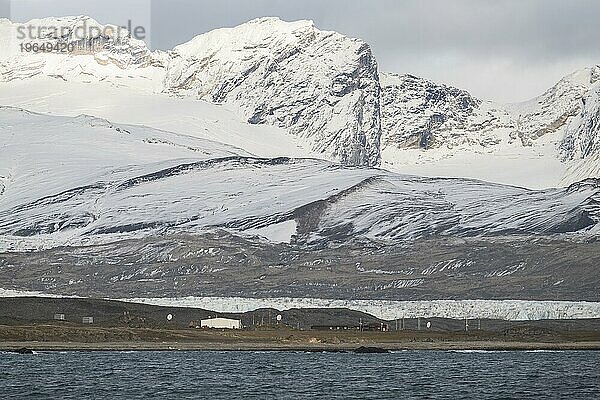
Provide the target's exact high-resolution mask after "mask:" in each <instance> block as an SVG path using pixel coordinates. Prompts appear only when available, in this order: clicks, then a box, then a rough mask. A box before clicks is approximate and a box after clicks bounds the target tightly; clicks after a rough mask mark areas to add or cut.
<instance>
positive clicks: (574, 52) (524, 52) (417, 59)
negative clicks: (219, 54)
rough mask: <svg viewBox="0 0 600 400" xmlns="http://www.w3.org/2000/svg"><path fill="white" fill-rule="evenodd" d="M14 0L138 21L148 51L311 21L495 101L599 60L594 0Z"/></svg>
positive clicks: (523, 94)
mask: <svg viewBox="0 0 600 400" xmlns="http://www.w3.org/2000/svg"><path fill="white" fill-rule="evenodd" d="M2 1H4V2H6V1H7V0H0V12H2V4H1V3H2ZM81 3H83V4H81ZM11 5H12V10H11V11H12V14H13V19H16V20H24V19H27V18H32V17H40V16H45V15H60V14H62V15H64V14H91V15H92V16H93V17H95V18H96V19H98V20H99V21H100V22H104V23H107V22H110V21H109V20H114V21H115V23H118V24H124V23H126V21H127V19H133V20H134V22H136V21H141V22H139V24H141V25H145V26H146V28H148V31H150V32H151V34H152V36H151V38H152V47H154V48H160V49H168V48H172V47H173V46H175V45H176V44H179V43H181V42H184V41H187V40H189V39H191V38H192V37H193V36H195V35H196V34H199V33H202V32H206V31H208V30H211V29H214V28H218V27H223V26H235V25H237V24H239V23H243V22H245V21H248V20H250V19H253V18H256V17H260V16H278V17H281V18H282V19H285V20H296V19H312V20H313V21H314V22H315V24H316V26H317V27H318V28H320V29H325V30H336V31H338V32H341V33H344V34H346V35H349V36H353V37H359V38H362V39H364V40H365V41H367V42H368V43H369V44H370V45H371V47H372V48H373V51H374V53H375V55H376V57H377V59H378V61H379V66H380V69H381V70H383V71H391V72H399V73H411V74H414V75H418V76H423V77H427V78H430V79H432V80H435V81H439V82H444V83H449V84H452V85H455V86H458V87H460V88H464V89H467V90H469V91H471V92H472V93H473V94H474V95H476V96H478V97H481V98H485V99H492V100H497V101H520V100H525V99H528V98H531V97H534V96H536V95H538V94H540V93H541V92H543V91H544V90H545V89H547V88H548V87H550V86H551V85H553V84H554V83H555V82H556V81H557V80H558V79H560V78H561V77H562V76H564V75H566V74H568V73H570V72H572V71H574V70H576V69H579V68H583V67H585V66H589V65H593V64H600V23H598V21H599V20H600V1H596V0H504V1H500V0H489V1H488V0H457V1H450V0H446V1H444V0H297V1H294V0H255V1H252V0H216V1H213V0H200V1H198V0H152V1H150V0H134V1H117V0H104V1H101V2H100V1H99V2H96V1H89V2H88V1H86V2H81V1H79V0H77V1H75V0H55V1H47V0H13V1H12V2H11ZM125 5H127V6H125ZM150 11H151V23H148V22H147V21H146V19H147V18H148V17H147V16H148V15H149V12H150ZM138 14H139V15H138ZM122 21H125V22H122ZM147 25H150V26H149V27H148V26H147Z"/></svg>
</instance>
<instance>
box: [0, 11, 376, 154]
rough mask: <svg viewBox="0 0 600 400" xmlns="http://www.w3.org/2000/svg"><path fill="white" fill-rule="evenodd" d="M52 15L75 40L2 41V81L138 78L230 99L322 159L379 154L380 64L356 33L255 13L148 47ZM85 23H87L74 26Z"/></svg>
mask: <svg viewBox="0 0 600 400" xmlns="http://www.w3.org/2000/svg"><path fill="white" fill-rule="evenodd" d="M53 21H54V20H50V19H44V20H33V21H30V22H29V23H28V24H27V25H32V26H52V25H53ZM55 21H56V25H57V26H59V27H60V28H61V29H62V27H64V28H65V29H66V32H68V33H67V34H66V35H65V37H59V38H57V39H52V40H51V42H52V43H54V42H56V43H67V44H74V45H75V46H76V47H75V48H76V51H75V52H73V53H68V55H65V54H58V53H51V54H48V53H41V54H32V53H28V52H20V51H19V49H18V46H16V45H15V44H14V43H13V46H7V48H10V49H12V52H9V54H4V57H2V54H0V82H3V81H4V82H10V81H13V80H15V79H27V78H32V77H35V76H38V75H43V76H49V77H54V78H58V79H63V80H67V81H70V82H71V81H74V82H85V83H94V84H98V83H100V82H110V83H111V84H113V85H126V86H129V85H131V83H130V82H127V81H129V80H134V79H136V78H140V79H145V80H147V82H143V83H142V86H145V88H146V89H148V90H152V91H154V92H163V93H166V94H168V95H172V96H180V97H182V96H186V97H191V98H194V99H198V100H208V101H211V102H213V103H216V104H222V103H227V104H230V105H232V106H233V107H235V108H236V109H238V110H240V112H241V113H242V114H243V115H244V119H245V120H246V121H247V122H249V123H250V124H271V125H274V126H278V127H282V128H287V129H288V130H289V132H290V133H291V134H294V135H296V136H298V137H299V138H301V139H303V140H304V142H305V143H306V146H307V147H308V150H310V151H313V152H314V153H316V154H322V156H323V157H324V158H331V159H334V160H336V161H339V162H341V163H342V164H348V165H377V164H378V163H379V161H380V151H379V140H380V135H381V127H380V121H379V118H380V115H379V113H380V110H379V109H380V107H379V99H380V93H379V92H380V88H379V83H378V72H377V64H376V62H375V59H374V57H373V55H372V54H371V50H370V48H369V46H368V45H367V44H366V43H364V42H362V41H360V40H358V39H350V38H347V37H345V36H343V35H340V34H339V33H336V32H326V31H320V30H318V29H316V28H315V27H314V26H313V24H312V22H310V21H298V22H294V23H286V22H283V21H281V20H279V19H277V18H261V19H257V20H253V21H250V22H248V23H246V24H243V25H241V26H239V27H236V28H231V29H220V30H216V31H212V32H209V33H206V34H203V35H200V36H198V37H196V38H194V39H193V40H191V41H190V42H188V43H185V44H182V45H180V46H177V47H176V48H175V49H174V50H173V51H170V52H168V53H164V52H154V53H150V52H149V51H148V49H147V48H146V47H145V45H144V43H143V42H141V41H137V40H135V39H131V38H128V37H126V36H125V37H121V36H117V37H114V38H113V37H110V36H107V35H99V36H91V37H87V38H86V39H81V40H75V39H73V38H72V36H73V34H74V33H73V32H86V33H87V32H91V33H95V31H93V30H91V29H90V27H97V28H98V29H97V30H99V31H102V32H106V30H107V28H106V27H105V26H102V25H99V24H98V23H97V22H95V21H94V20H92V19H90V18H88V17H69V18H62V19H56V20H55ZM1 24H2V30H1V31H0V32H1V33H2V35H3V36H4V39H3V40H4V41H5V42H7V41H8V40H9V39H10V38H12V39H13V41H15V39H14V38H15V37H16V36H17V33H16V30H17V29H18V27H19V25H18V24H10V22H8V21H7V20H2V22H1ZM82 26H85V27H87V30H83V31H77V29H78V28H80V27H82ZM109 32H110V31H109ZM119 33H120V34H121V35H126V32H124V31H120V32H119ZM88 36H89V35H88ZM46 40H50V39H49V38H47V37H44V38H42V39H40V40H39V42H42V43H43V42H45V41H46ZM123 96H126V95H125V94H124V95H123Z"/></svg>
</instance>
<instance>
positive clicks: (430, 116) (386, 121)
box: [382, 74, 481, 149]
mask: <svg viewBox="0 0 600 400" xmlns="http://www.w3.org/2000/svg"><path fill="white" fill-rule="evenodd" d="M382 98H383V101H382V129H383V132H384V137H383V145H384V146H388V145H390V146H396V147H400V148H402V147H420V148H424V149H428V148H430V147H432V146H437V145H441V144H443V142H444V138H443V137H441V133H443V132H445V131H450V130H463V131H466V130H468V129H469V121H470V118H472V117H473V116H475V114H476V112H477V109H478V107H479V105H480V104H481V101H480V100H478V99H476V98H474V97H472V96H471V95H470V94H469V93H468V92H466V91H464V90H460V89H456V88H453V87H449V86H445V85H437V84H435V83H433V82H430V81H427V80H425V79H422V78H418V77H415V76H412V75H396V74H382Z"/></svg>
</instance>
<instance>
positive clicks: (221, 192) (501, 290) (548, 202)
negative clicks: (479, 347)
mask: <svg viewBox="0 0 600 400" xmlns="http://www.w3.org/2000/svg"><path fill="white" fill-rule="evenodd" d="M0 143H2V145H1V146H0V272H1V273H0V287H4V288H16V289H30V290H40V291H43V292H50V293H55V294H63V295H64V294H70V295H80V296H99V297H106V296H118V297H123V298H127V297H163V296H169V297H177V296H225V297H227V296H244V297H303V296H304V297H316V298H333V299H334V298H342V299H356V298H362V299H390V300H415V299H423V300H425V299H427V300H432V299H440V298H445V299H465V298H486V299H514V298H519V299H530V300H534V299H537V300H540V299H542V300H551V299H555V298H561V299H565V300H588V301H598V299H599V298H598V291H597V285H598V275H597V273H596V269H597V265H598V254H600V253H599V251H598V246H600V242H599V241H598V238H599V234H600V183H599V182H598V180H593V179H589V180H586V181H582V182H580V183H576V184H573V185H571V186H569V187H568V188H563V189H546V190H528V189H523V188H518V187H514V186H505V185H498V184H490V183H486V182H482V181H475V180H470V179H444V178H425V177H418V176H410V175H401V174H397V173H393V172H388V171H385V170H381V169H375V168H366V167H350V166H342V165H340V164H337V163H332V162H328V161H324V160H318V159H312V158H286V157H276V158H265V157H256V156H254V155H251V154H249V153H247V152H246V151H244V150H243V149H240V148H236V147H233V146H229V145H225V144H222V143H219V142H215V141H210V140H206V139H199V138H197V137H193V136H189V135H182V134H178V133H172V132H167V131H162V130H157V129H154V128H149V127H144V126H138V125H123V124H116V123H112V122H110V121H108V120H105V119H101V118H97V117H91V116H85V115H81V116H78V117H57V116H50V115H44V114H36V113H32V112H29V111H25V110H22V109H19V108H10V107H2V108H0ZM224 282H226V284H223V283H224Z"/></svg>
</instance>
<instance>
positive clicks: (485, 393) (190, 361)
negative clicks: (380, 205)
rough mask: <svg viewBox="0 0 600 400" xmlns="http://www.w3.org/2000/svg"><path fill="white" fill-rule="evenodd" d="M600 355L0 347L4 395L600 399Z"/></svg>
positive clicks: (0, 391)
mask: <svg viewBox="0 0 600 400" xmlns="http://www.w3.org/2000/svg"><path fill="white" fill-rule="evenodd" d="M599 371H600V352H594V351H556V352H524V351H507V352H453V351H401V352H395V353H390V354H353V353H303V352H236V351H228V352H218V351H148V352H145V351H134V352H93V351H90V352H87V351H73V352H39V353H36V354H33V355H19V354H13V353H0V399H85V398H93V399H146V400H147V399H150V398H160V399H198V398H199V399H202V398H210V399H237V398H243V399H298V398H313V397H319V398H321V399H348V398H356V399H382V398H385V399H388V398H389V399H417V398H419V399H463V398H469V399H499V398H502V399H586V400H587V399H599V398H600V372H599Z"/></svg>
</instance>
